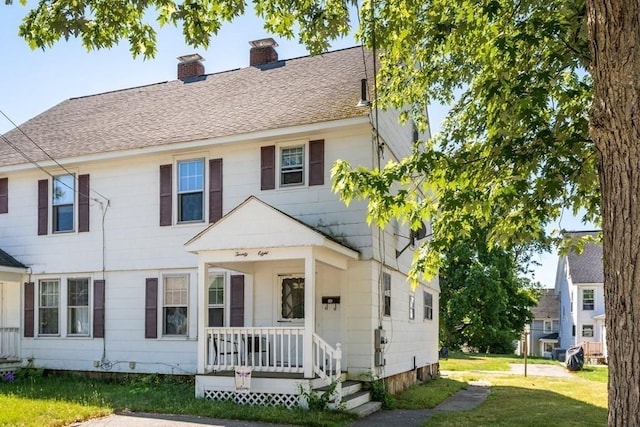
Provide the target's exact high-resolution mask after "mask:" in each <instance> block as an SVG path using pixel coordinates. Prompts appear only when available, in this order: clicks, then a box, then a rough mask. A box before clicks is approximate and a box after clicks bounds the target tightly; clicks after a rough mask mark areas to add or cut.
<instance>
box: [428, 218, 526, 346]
mask: <svg viewBox="0 0 640 427" xmlns="http://www.w3.org/2000/svg"><path fill="white" fill-rule="evenodd" d="M528 261H529V251H528V250H525V249H524V248H509V249H505V248H501V247H497V246H493V247H488V245H487V242H486V239H485V233H484V232H483V230H474V232H473V233H472V235H471V236H470V237H469V238H457V239H456V240H455V241H454V242H453V244H452V245H451V246H450V247H449V248H447V249H446V250H445V251H444V253H443V262H442V267H441V268H440V342H441V343H442V345H443V346H444V347H447V348H449V349H460V348H463V347H470V348H475V349H477V350H478V351H487V352H490V353H502V354H507V353H513V351H514V349H515V347H514V342H515V341H518V340H519V338H520V336H521V334H522V331H523V330H524V325H525V324H526V323H527V322H529V321H530V320H531V318H532V314H531V310H530V309H531V307H533V306H535V305H536V302H537V299H538V291H537V286H536V284H534V283H533V282H532V281H531V279H529V278H528V277H527V276H526V275H525V273H527V266H528V264H529V263H528Z"/></svg>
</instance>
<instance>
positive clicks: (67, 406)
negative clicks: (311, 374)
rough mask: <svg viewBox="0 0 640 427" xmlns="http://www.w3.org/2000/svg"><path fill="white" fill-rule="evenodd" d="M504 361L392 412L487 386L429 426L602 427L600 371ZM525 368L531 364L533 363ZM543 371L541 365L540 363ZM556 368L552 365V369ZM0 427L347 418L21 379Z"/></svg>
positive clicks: (7, 397) (492, 359)
mask: <svg viewBox="0 0 640 427" xmlns="http://www.w3.org/2000/svg"><path fill="white" fill-rule="evenodd" d="M520 361H521V359H519V358H517V357H509V356H491V355H489V356H485V355H458V354H454V355H452V356H451V357H450V358H449V359H447V360H441V369H443V370H450V371H453V372H452V374H451V375H450V377H449V378H439V379H436V380H432V381H429V382H427V383H425V384H421V385H417V386H414V387H412V388H411V389H409V390H407V391H406V392H404V393H400V394H398V395H396V396H394V397H393V402H394V403H395V407H396V408H401V409H423V408H433V407H435V406H437V405H438V404H439V403H441V402H442V401H444V400H445V399H446V398H447V397H449V396H450V395H452V394H455V393H456V392H457V391H459V390H461V389H463V388H466V387H468V383H469V382H470V381H478V380H483V381H485V382H488V383H490V384H491V393H490V395H489V397H488V399H487V401H486V402H485V403H483V404H482V405H481V406H480V407H478V408H476V409H473V410H471V411H467V412H460V413H438V414H436V415H435V416H434V417H433V418H431V419H430V420H429V421H428V425H429V426H431V425H435V426H438V425H440V426H466V425H468V426H473V427H477V426H493V425H497V426H518V427H527V426H531V427H533V426H539V425H547V424H549V423H550V420H553V422H552V424H553V425H562V426H573V425H575V426H578V425H579V426H591V425H593V426H596V425H606V420H607V408H606V405H607V371H608V370H607V368H606V367H592V366H585V368H584V369H583V370H582V371H579V372H578V373H576V375H574V376H572V377H571V378H544V377H532V376H529V377H523V376H521V375H509V374H507V373H506V372H499V371H507V370H508V369H509V363H518V362H520ZM531 363H538V360H534V361H532V362H531ZM547 363H549V361H547ZM552 363H557V362H552ZM0 408H2V410H0V426H5V425H6V426H21V427H22V426H24V427H29V426H34V427H36V426H37V427H41V426H43V427H48V426H64V425H69V424H72V423H74V422H78V421H82V420H86V419H89V418H95V417H99V416H104V415H108V414H110V413H113V412H118V411H125V410H127V411H132V412H152V413H165V414H181V415H196V416H203V417H212V418H222V419H236V420H253V421H262V422H272V423H279V424H295V425H305V426H336V427H342V426H348V425H349V424H351V423H352V422H353V421H354V416H353V415H351V414H348V413H345V412H340V411H302V410H287V409H284V408H268V407H260V406H250V407H249V406H241V405H235V404H233V403H229V402H212V401H210V400H204V399H196V398H195V397H194V382H193V378H179V377H171V376H168V377H161V376H154V375H148V376H138V377H132V378H121V379H118V380H106V379H100V380H98V379H93V380H92V379H88V378H85V377H82V376H77V375H72V374H67V375H61V376H43V375H41V374H40V373H38V372H36V374H35V375H31V376H22V377H19V378H17V379H16V380H14V381H11V382H3V381H0Z"/></svg>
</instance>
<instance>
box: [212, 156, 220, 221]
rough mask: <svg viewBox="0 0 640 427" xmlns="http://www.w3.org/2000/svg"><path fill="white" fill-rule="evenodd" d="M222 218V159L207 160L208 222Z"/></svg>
mask: <svg viewBox="0 0 640 427" xmlns="http://www.w3.org/2000/svg"><path fill="white" fill-rule="evenodd" d="M220 218H222V159H211V160H209V222H210V223H214V222H216V221H217V220H219V219H220Z"/></svg>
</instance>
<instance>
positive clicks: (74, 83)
mask: <svg viewBox="0 0 640 427" xmlns="http://www.w3.org/2000/svg"><path fill="white" fill-rule="evenodd" d="M26 13H27V8H25V7H22V6H21V5H20V4H19V2H17V1H15V2H14V4H13V5H12V6H5V5H0V40H1V41H2V42H1V43H2V66H1V67H0V82H2V83H1V85H0V110H1V111H2V112H3V113H4V114H6V115H7V116H8V117H9V118H11V120H13V121H14V122H15V123H16V124H18V125H20V124H21V123H23V122H25V121H26V120H28V119H29V118H31V117H34V116H36V115H38V114H39V113H41V112H43V111H45V110H47V109H49V108H51V107H52V106H54V105H56V104H58V103H59V102H62V101H64V100H66V99H68V98H73V97H78V96H84V95H91V94H96V93H102V92H108V91H112V90H118V89H123V88H127V87H132V86H141V85H146V84H151V83H157V82H161V81H167V80H174V79H175V78H176V67H177V59H176V57H178V56H180V55H184V54H189V53H194V52H198V53H200V54H201V55H202V56H203V57H204V58H205V62H204V64H205V69H206V72H207V73H213V72H218V71H225V70H230V69H234V68H242V67H246V66H248V63H249V48H250V46H249V41H251V40H257V39H261V38H265V37H272V35H271V34H268V33H266V31H265V30H264V29H263V25H262V22H261V21H260V20H259V19H258V18H256V17H255V16H252V15H247V16H243V17H240V18H238V19H236V20H235V21H234V22H233V23H231V24H227V25H225V26H223V28H222V29H221V31H220V33H219V34H218V35H217V36H215V37H214V38H213V39H212V41H211V44H210V47H209V49H207V50H205V49H202V48H199V49H194V48H192V47H190V46H187V45H186V44H185V43H184V41H183V37H182V35H181V34H180V32H179V30H177V29H175V28H173V27H164V28H163V29H162V30H160V31H159V38H158V53H157V56H156V57H155V58H154V59H150V60H143V59H142V58H141V57H140V58H137V59H133V58H132V56H131V54H130V52H129V50H128V45H127V43H122V44H121V45H119V46H117V47H115V48H113V49H110V50H102V51H92V52H87V51H86V50H85V49H84V48H83V47H82V46H81V44H80V42H79V41H77V40H74V39H70V40H69V41H68V42H65V41H62V42H59V43H57V44H56V45H55V46H54V47H52V48H50V49H48V50H46V51H42V50H35V51H33V50H31V49H30V48H29V47H28V45H27V44H26V42H25V41H24V40H22V39H21V38H20V37H18V35H17V34H18V26H19V24H20V21H21V20H22V18H23V16H24V15H26ZM274 38H275V39H276V41H277V42H278V44H279V46H278V48H277V51H278V54H279V57H280V58H281V59H287V58H295V57H298V56H304V55H306V54H307V51H306V49H305V48H304V46H301V45H300V44H298V43H297V42H296V41H288V40H283V39H280V38H277V37H274ZM355 44H356V43H355V41H354V39H353V38H352V37H348V38H345V39H341V40H338V41H336V42H334V43H333V44H332V48H335V49H339V48H344V47H349V46H353V45H355ZM445 113H446V109H445V108H443V107H441V106H433V107H432V108H430V111H429V114H430V117H431V121H432V128H433V129H434V130H437V128H438V127H439V126H438V124H439V122H440V120H441V119H442V118H443V116H444V114H445ZM12 127H13V126H12V125H11V123H10V122H8V121H7V120H6V119H5V118H4V117H2V116H1V115H0V133H4V132H6V131H8V130H9V129H11V128H12ZM552 226H554V228H555V227H560V228H565V229H568V230H580V229H592V228H593V227H592V226H584V225H581V224H580V222H579V220H577V219H576V218H574V217H572V216H571V215H569V214H565V215H564V217H563V220H562V222H560V223H557V224H553V225H552ZM536 258H537V260H538V261H539V262H541V263H542V266H540V267H538V268H536V273H535V278H536V280H539V281H541V282H542V284H543V286H545V287H551V286H553V283H554V280H555V271H556V263H557V256H555V255H554V254H541V255H539V256H538V257H536Z"/></svg>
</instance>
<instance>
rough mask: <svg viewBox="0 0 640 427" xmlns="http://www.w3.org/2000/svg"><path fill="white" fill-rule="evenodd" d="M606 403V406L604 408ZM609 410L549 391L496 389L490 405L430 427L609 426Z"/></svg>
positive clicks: (438, 419)
mask: <svg viewBox="0 0 640 427" xmlns="http://www.w3.org/2000/svg"><path fill="white" fill-rule="evenodd" d="M605 405H606V402H603V406H605ZM606 424H607V409H606V408H605V407H599V406H596V405H593V404H590V403H587V402H584V401H581V400H577V399H574V398H571V397H568V396H565V395H563V394H559V393H555V392H553V391H549V390H540V389H530V388H524V387H514V386H502V385H498V386H492V387H491V393H490V395H489V397H488V399H487V401H486V402H485V403H484V404H483V405H481V406H479V407H478V408H476V409H473V410H471V411H467V412H457V413H437V414H436V415H434V416H433V417H432V418H431V419H430V420H429V421H428V424H427V423H425V424H424V425H429V426H474V427H477V426H518V427H539V426H544V425H554V426H605V425H606Z"/></svg>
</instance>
